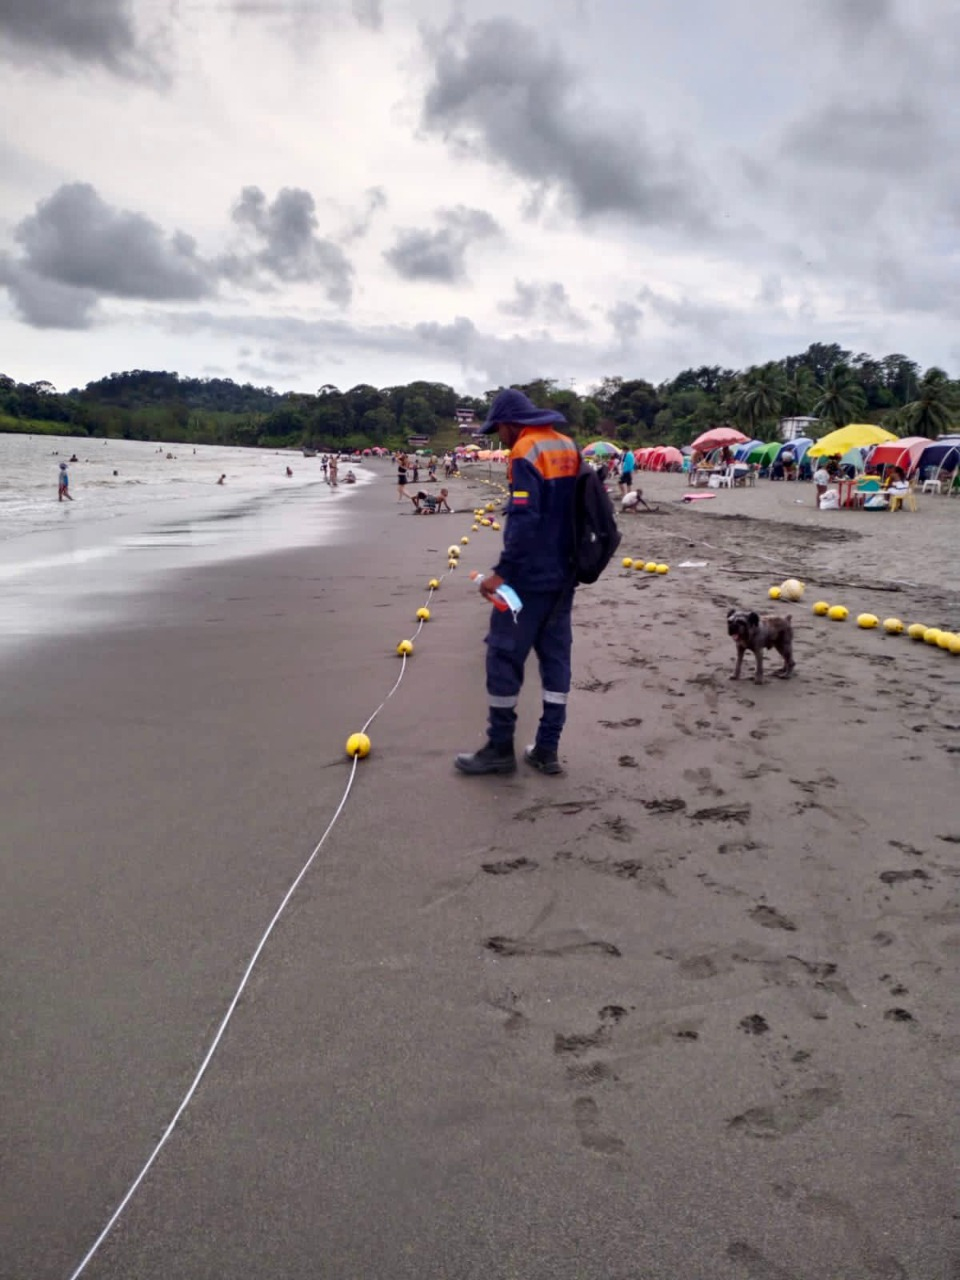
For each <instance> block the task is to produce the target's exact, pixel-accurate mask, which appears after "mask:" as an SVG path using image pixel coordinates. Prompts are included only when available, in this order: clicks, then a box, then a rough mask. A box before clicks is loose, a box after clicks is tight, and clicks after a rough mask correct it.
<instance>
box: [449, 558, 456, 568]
mask: <svg viewBox="0 0 960 1280" xmlns="http://www.w3.org/2000/svg"><path fill="white" fill-rule="evenodd" d="M456 567H457V561H456V560H448V561H447V568H448V569H455V568H456Z"/></svg>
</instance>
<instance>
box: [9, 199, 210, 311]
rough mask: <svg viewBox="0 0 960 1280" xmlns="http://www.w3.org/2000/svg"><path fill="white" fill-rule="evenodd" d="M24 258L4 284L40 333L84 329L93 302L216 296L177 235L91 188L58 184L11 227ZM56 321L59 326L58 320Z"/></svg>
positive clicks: (191, 248) (184, 238)
mask: <svg viewBox="0 0 960 1280" xmlns="http://www.w3.org/2000/svg"><path fill="white" fill-rule="evenodd" d="M14 240H15V241H16V242H17V243H18V244H19V245H20V248H21V250H22V253H21V257H20V258H19V259H17V260H13V259H10V258H9V257H8V258H7V259H6V262H5V267H4V270H3V274H2V277H0V279H2V283H3V284H5V285H6V287H7V288H8V289H9V290H10V292H11V295H12V296H13V299H14V302H15V304H16V306H17V308H18V310H19V311H20V314H21V315H22V316H23V318H24V319H25V320H26V321H27V322H28V323H29V324H33V325H36V326H38V327H40V328H51V327H61V328H86V327H88V326H89V324H90V323H91V320H92V315H93V306H94V303H95V301H96V299H97V298H98V297H101V296H105V295H106V296H111V297H115V298H139V299H145V300H149V301H154V302H170V301H183V302H195V301H197V300H198V299H200V298H204V297H208V296H209V295H210V294H211V293H212V292H213V281H212V278H211V273H210V271H209V269H208V267H207V265H206V264H205V263H204V262H203V260H202V259H201V258H200V257H199V255H198V254H197V250H196V245H195V244H194V241H193V240H192V239H191V238H190V236H188V235H185V234H184V233H183V232H182V231H177V232H174V234H173V235H171V236H167V235H165V234H164V232H163V231H162V229H161V228H160V227H159V226H157V224H156V223H155V222H151V221H150V219H149V218H145V217H144V216H143V215H142V214H139V213H131V212H129V211H128V210H125V209H115V208H113V207H112V206H111V205H108V204H106V203H105V201H103V200H102V199H101V198H100V196H99V195H98V194H97V192H96V190H95V189H94V188H93V187H92V186H90V185H89V184H88V183H83V182H75V183H71V184H67V185H64V186H61V187H59V188H58V189H57V190H56V191H55V192H54V193H53V195H52V196H50V197H49V199H47V200H41V201H40V203H39V204H38V205H37V208H36V212H35V213H32V214H30V215H29V216H28V217H26V218H24V219H23V221H22V222H20V223H19V224H18V225H17V227H16V228H15V230H14ZM58 316H59V317H60V322H59V324H58V320H57V317H58Z"/></svg>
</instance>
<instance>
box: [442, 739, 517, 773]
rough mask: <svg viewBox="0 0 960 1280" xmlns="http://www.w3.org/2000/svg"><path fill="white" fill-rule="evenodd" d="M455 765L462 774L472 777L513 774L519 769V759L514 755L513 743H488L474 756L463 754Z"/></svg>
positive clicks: (455, 760)
mask: <svg viewBox="0 0 960 1280" xmlns="http://www.w3.org/2000/svg"><path fill="white" fill-rule="evenodd" d="M453 763H454V765H455V766H456V768H458V769H459V770H460V772H461V773H467V774H471V775H479V774H483V773H513V772H514V771H515V770H516V767H517V757H516V756H515V755H514V754H513V743H512V742H488V743H487V745H486V746H485V747H481V748H480V750H479V751H475V752H474V753H473V755H469V754H468V753H467V752H463V753H462V754H461V755H458V756H457V757H456V758H455V759H454V762H453Z"/></svg>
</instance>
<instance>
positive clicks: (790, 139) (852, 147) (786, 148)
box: [781, 98, 942, 174]
mask: <svg viewBox="0 0 960 1280" xmlns="http://www.w3.org/2000/svg"><path fill="white" fill-rule="evenodd" d="M781 155H782V156H783V157H785V158H787V159H792V160H797V161H800V162H801V163H803V164H807V165H813V166H819V167H822V168H833V169H842V170H847V171H850V170H854V171H855V170H866V171H868V172H870V173H871V174H876V173H877V172H884V173H893V174H907V173H916V172H918V171H919V170H922V169H925V168H926V167H927V166H928V165H930V164H932V163H933V162H935V161H936V159H937V158H938V156H941V155H942V148H941V143H940V140H939V138H938V129H937V125H936V121H935V120H934V118H933V115H932V114H931V112H930V111H928V110H926V109H924V108H923V107H922V106H921V105H920V103H918V102H916V101H912V100H910V99H908V98H901V99H900V100H899V101H896V102H883V101H879V102H877V101H875V102H872V103H867V104H863V103H856V104H854V103H844V102H832V103H825V104H823V105H822V106H818V107H817V108H816V109H815V110H814V111H812V112H811V113H810V114H808V115H807V116H805V117H804V118H802V119H801V120H798V121H796V122H795V123H794V124H793V125H791V126H790V127H789V128H788V129H787V130H786V131H785V133H784V136H783V140H782V143H781Z"/></svg>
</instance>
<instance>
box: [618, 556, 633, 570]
mask: <svg viewBox="0 0 960 1280" xmlns="http://www.w3.org/2000/svg"><path fill="white" fill-rule="evenodd" d="M620 563H621V564H622V565H623V567H624V568H625V569H632V568H633V561H632V560H631V559H630V557H629V556H624V557H623V559H622V560H621V561H620Z"/></svg>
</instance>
